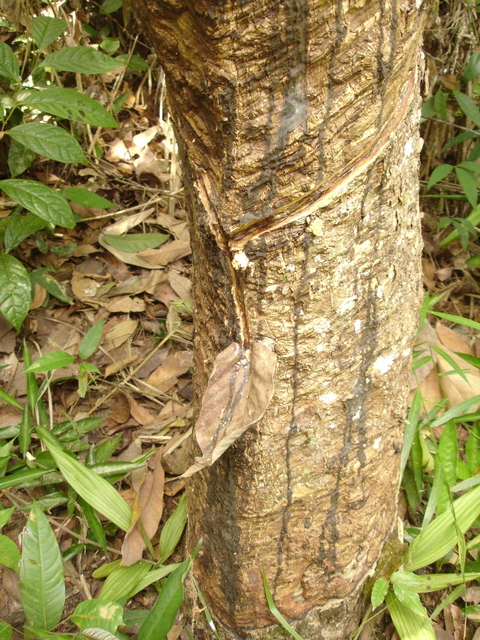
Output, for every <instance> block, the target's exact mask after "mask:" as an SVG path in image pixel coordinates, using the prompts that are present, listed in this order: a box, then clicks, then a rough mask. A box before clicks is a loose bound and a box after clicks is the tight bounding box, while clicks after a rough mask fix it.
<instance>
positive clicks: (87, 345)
mask: <svg viewBox="0 0 480 640" xmlns="http://www.w3.org/2000/svg"><path fill="white" fill-rule="evenodd" d="M104 324H105V319H102V320H99V321H98V322H95V324H93V325H92V326H91V327H90V329H89V330H88V331H87V333H86V334H85V336H84V337H83V340H82V342H81V343H80V348H79V350H78V355H79V357H80V358H81V359H82V360H86V359H87V358H89V357H90V356H91V355H93V354H94V353H95V351H96V350H97V348H98V345H99V344H100V341H101V339H102V332H103V325H104Z"/></svg>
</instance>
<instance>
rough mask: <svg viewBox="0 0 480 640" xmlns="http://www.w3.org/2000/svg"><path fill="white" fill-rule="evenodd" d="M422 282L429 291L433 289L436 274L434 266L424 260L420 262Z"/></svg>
mask: <svg viewBox="0 0 480 640" xmlns="http://www.w3.org/2000/svg"><path fill="white" fill-rule="evenodd" d="M422 270H423V282H424V283H425V285H426V286H427V287H428V288H429V289H435V281H436V272H435V266H434V265H433V264H432V263H431V262H430V260H427V259H426V258H424V259H423V260H422Z"/></svg>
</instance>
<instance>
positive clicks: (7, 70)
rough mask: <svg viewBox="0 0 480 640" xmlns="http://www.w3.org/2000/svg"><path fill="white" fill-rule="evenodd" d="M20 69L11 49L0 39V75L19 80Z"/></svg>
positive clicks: (15, 80)
mask: <svg viewBox="0 0 480 640" xmlns="http://www.w3.org/2000/svg"><path fill="white" fill-rule="evenodd" d="M19 74H20V69H19V66H18V60H17V57H16V55H15V54H14V53H13V49H12V48H11V47H9V46H8V44H5V42H3V41H0V77H2V78H8V79H9V80H13V81H14V82H20V75H19Z"/></svg>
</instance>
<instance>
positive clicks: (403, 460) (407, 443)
mask: <svg viewBox="0 0 480 640" xmlns="http://www.w3.org/2000/svg"><path fill="white" fill-rule="evenodd" d="M421 404H422V393H421V391H420V389H417V390H416V392H415V395H414V396H413V401H412V406H411V407H410V411H409V412H408V418H407V427H406V429H405V434H404V436H403V446H402V455H401V457H400V482H401V480H402V476H403V472H404V470H405V467H406V465H407V461H408V456H409V455H410V449H411V447H412V442H413V437H414V435H415V432H416V430H417V426H418V416H419V415H420V407H421Z"/></svg>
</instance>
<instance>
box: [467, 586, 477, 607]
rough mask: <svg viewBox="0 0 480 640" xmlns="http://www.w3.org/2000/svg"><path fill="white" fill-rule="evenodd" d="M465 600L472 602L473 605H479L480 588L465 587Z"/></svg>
mask: <svg viewBox="0 0 480 640" xmlns="http://www.w3.org/2000/svg"><path fill="white" fill-rule="evenodd" d="M465 600H466V601H467V602H473V604H479V603H480V587H467V589H466V591H465Z"/></svg>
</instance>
